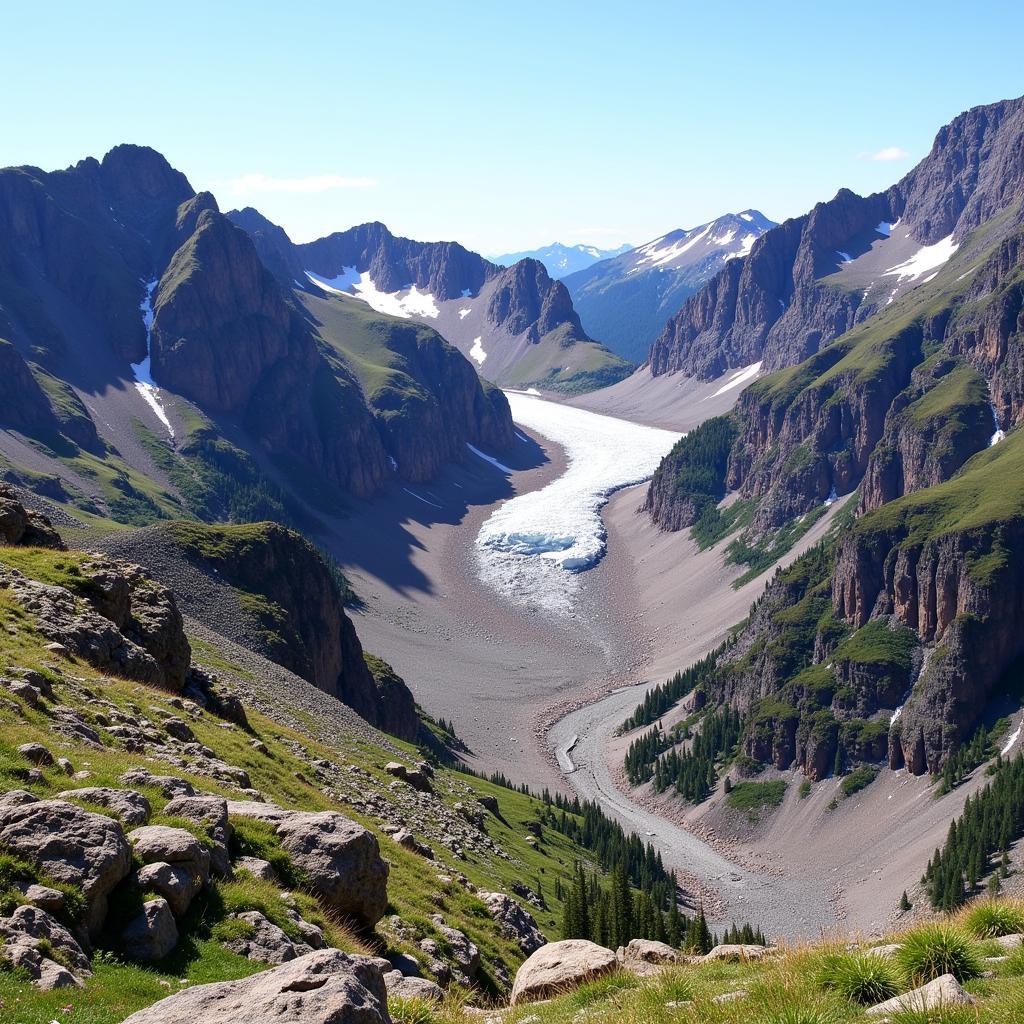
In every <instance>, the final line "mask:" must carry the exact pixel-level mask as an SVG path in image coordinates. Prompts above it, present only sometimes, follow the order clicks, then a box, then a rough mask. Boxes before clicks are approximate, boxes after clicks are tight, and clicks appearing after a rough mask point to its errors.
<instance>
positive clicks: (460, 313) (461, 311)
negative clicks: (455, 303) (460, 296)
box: [459, 306, 473, 320]
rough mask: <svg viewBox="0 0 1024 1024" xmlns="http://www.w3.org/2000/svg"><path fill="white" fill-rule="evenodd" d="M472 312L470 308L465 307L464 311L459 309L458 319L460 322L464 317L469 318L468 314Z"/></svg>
mask: <svg viewBox="0 0 1024 1024" xmlns="http://www.w3.org/2000/svg"><path fill="white" fill-rule="evenodd" d="M472 312H473V310H472V307H470V306H467V307H466V308H465V309H460V310H459V319H460V320H465V319H466V317H467V316H469V314H470V313H472Z"/></svg>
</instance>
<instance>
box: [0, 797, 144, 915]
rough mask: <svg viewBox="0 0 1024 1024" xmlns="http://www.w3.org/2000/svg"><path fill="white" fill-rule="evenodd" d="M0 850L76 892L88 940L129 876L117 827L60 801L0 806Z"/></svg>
mask: <svg viewBox="0 0 1024 1024" xmlns="http://www.w3.org/2000/svg"><path fill="white" fill-rule="evenodd" d="M0 847H4V848H6V849H7V850H8V851H9V852H11V853H14V854H16V855H17V856H19V857H22V858H24V859H25V860H27V861H28V862H29V863H30V864H32V865H34V866H35V867H36V868H37V869H38V870H39V871H40V872H42V873H43V874H45V875H48V876H49V877H50V878H52V879H53V880H54V881H55V882H62V883H65V884H67V885H74V886H77V887H78V888H79V889H81V891H82V894H83V896H84V897H85V901H86V915H85V925H86V927H87V928H88V930H89V932H90V934H95V933H96V932H97V931H99V929H100V927H101V926H102V924H103V920H104V918H105V917H106V914H107V896H108V895H109V893H110V891H111V890H112V889H113V888H114V886H116V885H117V883H118V882H120V881H121V880H122V879H123V878H126V877H127V875H128V873H129V871H130V870H131V850H130V847H129V845H128V841H127V839H126V838H125V835H124V831H123V830H122V828H121V826H120V824H119V823H118V822H116V821H114V820H113V819H112V818H108V817H106V816H105V815H102V814H95V813H94V812H92V811H86V810H84V809H83V808H81V807H79V806H77V805H76V804H72V803H67V802H65V801H63V800H37V801H34V802H33V803H25V804H16V805H13V806H12V805H11V804H6V805H3V806H0Z"/></svg>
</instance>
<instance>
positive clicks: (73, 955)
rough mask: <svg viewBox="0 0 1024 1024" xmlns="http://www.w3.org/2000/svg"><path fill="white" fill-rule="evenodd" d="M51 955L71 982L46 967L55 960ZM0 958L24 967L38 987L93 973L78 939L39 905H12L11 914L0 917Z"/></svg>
mask: <svg viewBox="0 0 1024 1024" xmlns="http://www.w3.org/2000/svg"><path fill="white" fill-rule="evenodd" d="M44 943H45V944H46V945H44ZM41 946H42V947H43V948H40V947H41ZM47 946H48V948H47ZM44 949H45V952H44ZM54 957H56V958H58V959H59V960H60V961H61V964H60V966H62V967H63V968H66V969H67V970H68V971H69V972H71V973H72V975H73V978H72V980H71V981H68V980H67V979H65V978H63V977H62V976H60V975H59V973H57V972H55V971H54V970H52V969H51V968H47V967H46V964H47V963H53V962H54ZM0 959H3V960H6V961H7V962H8V963H9V964H11V966H13V967H19V966H21V967H24V968H25V969H26V970H27V971H28V974H29V976H30V977H31V978H32V980H33V981H34V982H37V983H38V984H37V987H39V988H45V987H49V988H62V987H65V986H66V985H78V984H80V981H79V978H85V977H88V976H89V975H90V974H91V973H92V971H91V970H90V968H89V958H88V957H87V956H86V955H85V953H84V952H83V950H82V947H81V946H80V945H79V944H78V940H77V939H76V938H75V937H74V936H73V935H72V934H71V932H69V931H68V930H67V928H65V927H64V925H62V924H61V923H60V922H59V921H58V920H57V919H56V918H54V917H51V916H50V914H48V913H47V912H46V911H45V910H41V909H40V908H39V907H31V906H25V905H22V906H20V907H15V909H14V913H13V914H11V916H10V917H6V918H0ZM44 974H45V975H46V976H45V977H44Z"/></svg>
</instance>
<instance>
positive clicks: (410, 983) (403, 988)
mask: <svg viewBox="0 0 1024 1024" xmlns="http://www.w3.org/2000/svg"><path fill="white" fill-rule="evenodd" d="M384 984H385V985H386V986H387V990H388V995H389V996H397V997H398V998H399V999H423V1000H425V1001H426V1002H429V1003H440V1002H442V1001H443V1000H444V989H443V988H441V986H440V985H438V984H437V982H436V981H430V980H429V979H428V978H407V977H405V975H403V974H402V972H401V971H386V972H385V974H384Z"/></svg>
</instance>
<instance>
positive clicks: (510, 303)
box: [487, 259, 586, 342]
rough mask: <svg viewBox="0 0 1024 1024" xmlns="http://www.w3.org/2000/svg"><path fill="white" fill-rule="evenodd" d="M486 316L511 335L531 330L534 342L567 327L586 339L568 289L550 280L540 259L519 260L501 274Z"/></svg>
mask: <svg viewBox="0 0 1024 1024" xmlns="http://www.w3.org/2000/svg"><path fill="white" fill-rule="evenodd" d="M487 317H488V319H489V320H490V321H491V322H492V323H494V324H499V325H501V326H503V327H504V328H505V329H506V330H507V331H508V333H509V334H522V333H523V332H524V331H529V337H530V340H531V341H534V342H536V341H539V340H540V338H542V337H543V336H544V335H545V334H548V333H549V332H550V331H553V330H555V329H556V328H558V327H560V326H562V325H564V324H568V325H569V328H570V329H571V330H572V331H573V332H574V333H575V334H576V335H577V336H578V337H581V338H586V332H585V331H584V330H583V325H582V324H581V323H580V318H579V316H578V315H577V314H576V311H575V310H574V309H573V306H572V299H571V298H570V297H569V292H568V290H567V289H566V287H565V285H564V284H562V282H561V281H552V280H551V278H550V276H549V275H548V272H547V270H546V269H545V267H544V264H543V263H541V262H540V260H533V259H525V260H520V261H519V262H518V263H516V264H514V265H513V266H511V267H508V268H507V269H505V270H503V271H502V272H501V273H500V274H499V275H498V279H497V281H496V282H495V286H494V290H493V291H492V293H491V298H490V301H489V303H488V306H487Z"/></svg>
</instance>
